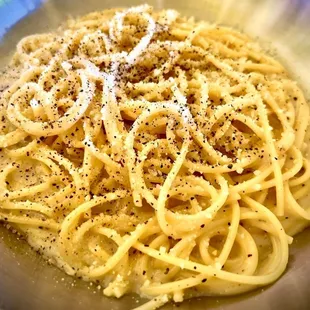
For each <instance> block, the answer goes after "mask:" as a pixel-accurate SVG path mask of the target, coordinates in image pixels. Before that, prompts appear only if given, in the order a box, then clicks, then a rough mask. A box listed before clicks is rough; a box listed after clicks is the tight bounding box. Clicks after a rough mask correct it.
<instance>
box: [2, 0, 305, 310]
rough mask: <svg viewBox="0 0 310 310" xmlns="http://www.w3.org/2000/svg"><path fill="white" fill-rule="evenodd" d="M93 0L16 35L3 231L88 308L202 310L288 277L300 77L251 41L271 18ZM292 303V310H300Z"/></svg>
mask: <svg viewBox="0 0 310 310" xmlns="http://www.w3.org/2000/svg"><path fill="white" fill-rule="evenodd" d="M210 2H212V1H210ZM267 2H268V1H267ZM51 3H53V2H52V1H51V2H50V1H47V2H46V4H44V5H45V6H44V5H43V9H42V8H41V9H42V10H44V9H45V10H51V8H50V6H51V5H52V4H51ZM66 3H70V4H72V3H73V2H70V1H66ZM95 3H96V6H94V10H92V12H91V13H88V14H87V13H86V11H82V13H83V14H72V16H67V15H66V18H65V21H62V23H61V24H60V25H59V26H58V28H56V27H54V28H52V29H48V32H44V33H43V32H42V31H39V32H40V33H38V34H33V33H31V34H30V33H29V34H28V35H27V36H24V37H23V38H21V39H20V40H19V42H18V43H16V47H15V48H14V52H13V53H12V55H11V56H10V62H9V63H6V65H5V66H4V69H3V71H2V73H1V97H0V104H1V108H0V113H1V123H0V128H1V134H0V150H1V151H0V192H1V195H0V221H1V222H2V223H3V224H4V227H6V228H8V229H9V230H11V232H12V231H13V232H14V233H15V235H17V236H19V238H20V239H24V240H25V241H26V243H28V244H29V245H30V247H31V248H32V249H34V250H35V251H36V252H38V253H39V254H40V255H41V256H42V257H43V260H45V261H46V260H47V261H48V262H49V263H50V264H51V265H53V266H56V267H57V268H58V269H59V270H61V271H59V270H57V273H60V274H61V277H62V274H63V275H65V274H67V275H68V278H69V279H70V280H69V281H73V282H72V286H73V287H74V286H75V285H76V286H77V287H80V286H81V287H83V285H87V286H88V288H94V292H95V294H96V296H97V297H96V299H97V300H98V302H95V304H92V303H91V301H88V303H89V306H90V307H92V308H93V309H95V308H97V307H98V308H99V305H100V303H99V299H100V298H105V300H108V302H112V303H115V304H113V305H112V304H111V305H110V306H108V304H106V307H108V308H111V309H114V308H115V309H116V308H117V309H137V310H138V309H139V310H149V309H157V308H161V307H163V308H164V307H167V308H169V307H174V306H175V305H177V306H180V307H181V309H183V308H182V307H184V309H185V307H186V303H187V302H188V301H187V300H190V303H191V305H194V307H195V300H197V298H198V299H199V300H200V301H199V302H197V308H198V307H201V308H202V309H203V308H204V305H206V300H208V299H209V298H210V299H211V300H212V299H213V300H214V298H221V300H224V301H223V302H222V303H223V305H224V304H225V303H226V302H227V301H228V302H229V298H233V297H229V296H236V295H237V296H239V295H241V294H243V295H241V296H251V293H249V292H253V291H254V292H255V291H256V292H258V291H259V290H261V289H262V288H264V287H268V286H270V285H272V284H273V285H274V286H275V287H277V285H280V284H281V281H282V278H281V277H282V276H283V274H285V273H286V272H287V274H286V275H285V276H287V278H288V276H290V277H293V275H292V272H293V271H294V268H295V269H297V270H298V269H300V268H301V267H300V268H299V266H298V265H297V263H296V262H294V261H293V259H292V257H291V255H290V253H292V252H290V251H293V253H297V252H299V251H300V252H302V251H303V255H304V256H302V257H306V256H305V255H306V251H307V249H308V252H309V244H308V248H306V247H307V246H306V245H305V246H304V247H305V249H300V250H298V251H297V250H296V241H295V240H294V239H295V236H296V235H297V234H299V233H300V232H302V231H303V230H304V229H306V228H307V227H308V226H309V220H310V213H309V207H308V203H307V201H308V200H307V199H308V194H309V192H310V169H309V168H310V166H309V159H308V150H309V137H310V136H309V128H308V127H309V105H308V101H307V91H308V90H307V88H306V87H307V86H305V85H307V80H306V77H303V76H302V72H304V71H307V70H306V69H305V66H306V62H304V63H302V64H300V63H299V64H298V65H297V64H296V68H300V70H299V71H298V72H297V74H300V76H296V72H295V75H294V72H293V71H292V68H291V67H290V66H289V64H290V61H289V60H288V58H287V57H288V55H293V53H292V52H291V50H290V49H286V50H285V52H286V54H284V57H283V58H281V57H279V56H278V54H277V52H275V49H273V48H272V47H271V45H268V44H267V43H264V42H263V41H262V40H261V39H260V38H258V36H263V33H262V32H263V31H266V32H267V30H266V29H270V28H271V27H273V26H272V25H273V24H272V22H271V21H269V23H268V22H263V23H262V24H261V27H260V28H259V30H260V33H259V32H257V33H256V34H251V31H250V30H251V29H252V30H253V29H254V28H255V27H254V26H253V25H252V24H251V25H250V26H243V27H242V29H241V28H240V25H237V26H233V25H232V24H231V23H230V24H229V23H225V20H227V19H228V18H229V17H230V16H232V15H231V14H232V13H231V12H232V11H231V10H232V5H234V3H235V2H233V1H224V4H223V5H222V6H221V7H220V8H218V7H217V6H216V4H214V1H213V2H212V3H213V6H211V4H209V14H212V10H214V11H216V10H217V12H218V13H217V15H216V18H215V19H213V20H211V19H210V20H208V19H207V18H203V19H202V18H199V16H198V18H195V17H193V16H191V15H190V14H189V13H190V10H188V12H187V11H186V10H184V8H183V7H182V6H180V8H179V7H178V6H177V5H176V4H175V3H174V2H173V1H172V2H171V3H169V4H167V5H166V4H165V5H164V4H161V3H159V2H158V3H155V4H154V6H152V5H151V4H140V3H139V4H137V5H135V3H133V6H130V7H129V6H128V4H126V7H122V5H123V3H119V5H120V6H119V7H116V8H115V6H116V5H117V3H116V4H113V5H112V4H111V8H106V9H105V8H102V9H101V10H99V9H97V8H98V7H99V4H98V2H96V1H95ZM247 5H249V4H247ZM242 8H243V7H241V6H240V4H239V7H238V5H237V8H236V12H238V10H239V14H240V12H241V11H242ZM264 8H269V7H268V6H265V7H264V6H262V7H256V10H257V12H258V11H259V10H260V11H259V12H260V13H259V14H256V15H255V14H254V15H253V20H255V16H265V15H264V12H265V11H264ZM279 8H280V7H279ZM178 9H179V10H178ZM192 9H193V8H192ZM247 9H249V8H247ZM281 10H282V11H281ZM281 10H280V9H279V11H280V13H281V14H282V15H281V14H280V13H279V12H278V13H277V14H278V15H277V18H279V19H280V20H283V14H284V13H285V12H286V10H287V6H283V7H281ZM88 11H89V10H88ZM52 12H53V11H52ZM193 15H194V14H193ZM206 15H208V14H206ZM38 16H40V14H39V13H38ZM281 18H282V19H281ZM41 19H42V17H41ZM34 20H35V19H34ZM56 20H57V18H56ZM61 20H63V18H61ZM257 20H258V19H257ZM257 20H256V29H257V25H258V23H259V22H258V21H257ZM302 21H304V20H303V19H302ZM273 22H274V21H273ZM264 27H265V28H264ZM262 29H263V30H262ZM276 35H278V36H279V34H276ZM7 36H8V37H9V36H10V32H9V33H8V35H7ZM298 42H299V43H300V41H298ZM14 44H15V43H14ZM276 44H278V45H277V46H276V47H279V46H281V44H280V43H276ZM282 45H283V43H282ZM285 55H286V57H285ZM296 57H297V58H296ZM298 57H301V56H298V55H297V56H296V54H295V59H298ZM291 59H292V58H291ZM291 64H292V62H291ZM294 64H295V63H294ZM303 67H304V68H303ZM296 68H295V69H296ZM296 80H297V81H296ZM2 232H3V234H4V235H5V234H7V233H4V230H3V231H2V230H1V233H2ZM306 233H307V232H306V231H305V232H304V233H303V236H305V234H306ZM5 238H6V239H5V240H8V238H9V239H10V238H12V239H14V238H15V237H14V236H10V237H5ZM304 238H305V237H304ZM297 240H298V237H297ZM10 242H13V243H14V244H15V247H17V248H19V246H20V247H21V250H20V251H19V252H20V254H18V255H22V252H23V250H22V249H23V247H25V246H26V245H25V244H24V245H23V246H22V245H20V244H21V241H16V240H15V241H10ZM10 242H9V243H10ZM299 243H300V244H303V241H300V242H299ZM29 251H30V252H31V250H29ZM5 255H7V257H9V256H8V255H9V254H5ZM299 255H301V254H299ZM4 260H5V258H4ZM303 260H305V258H303ZM296 261H298V259H296ZM43 264H44V263H43ZM291 264H295V265H294V268H293V269H291V267H290V265H291ZM304 264H305V263H304V262H303V263H302V266H303V269H301V270H299V273H300V272H301V273H302V270H304V271H306V270H308V271H309V269H310V266H309V264H308V265H304ZM3 266H4V263H3ZM40 268H41V267H40ZM42 268H43V267H42ZM49 268H52V269H51V270H56V269H55V267H50V266H49ZM307 268H308V269H307ZM3 270H5V268H3ZM287 270H288V271H287ZM1 272H2V271H1ZM285 276H284V278H285ZM36 277H37V276H35V277H34V281H36ZM64 277H65V276H64ZM66 277H67V276H66ZM298 277H300V275H299V276H298ZM63 279H65V278H63ZM294 279H302V278H297V275H295V278H294ZM46 281H49V282H50V281H51V280H50V279H46ZM63 281H64V282H66V281H65V280H63ZM76 281H77V282H78V284H76V283H77V282H76ZM277 281H278V282H277ZM287 281H288V280H287ZM300 281H301V282H302V281H304V280H300ZM40 282H41V281H40ZM56 282H57V281H56ZM81 283H82V284H81ZM83 283H84V284H83ZM274 283H276V284H274ZM283 283H284V282H283ZM308 284H309V282H308ZM304 286H307V284H304ZM6 287H7V288H6V289H8V288H9V286H6ZM278 288H279V286H278ZM79 289H81V288H79ZM270 289H273V286H271V288H270ZM295 289H296V290H299V286H296V288H295ZM81 290H82V291H83V296H87V294H88V293H89V292H85V290H83V289H81ZM77 291H78V289H77V290H76V292H77ZM267 291H268V289H267ZM68 292H69V291H68ZM303 292H306V290H305V291H303ZM245 293H247V294H248V295H246V294H245ZM16 294H17V293H16ZM70 294H71V293H70ZM72 294H75V293H74V291H73V292H72ZM72 294H71V296H72ZM132 294H135V295H132ZM252 294H253V293H252ZM255 294H256V293H254V296H255V297H252V301H249V303H248V304H245V305H244V307H245V308H246V307H248V306H249V305H251V304H252V305H253V307H255V303H254V302H253V298H254V300H255V299H258V300H259V298H260V295H259V294H258V295H255ZM300 294H301V295H302V296H301V300H300V301H299V304H296V300H293V299H292V296H291V297H290V300H288V299H289V297H287V298H286V299H285V298H284V297H283V298H284V301H285V302H286V303H288V305H290V308H289V309H296V308H299V309H306V304H307V298H308V297H307V296H305V295H304V294H303V293H300ZM43 295H44V293H43ZM46 296H48V295H46ZM74 296H75V297H74V299H77V300H78V299H79V295H78V294H77V293H76V295H74ZM131 296H139V297H140V299H137V297H133V299H132V297H131ZM288 296H289V295H288ZM37 297H39V298H40V294H38V296H37ZM85 298H87V297H85ZM89 298H91V297H89ZM126 298H127V299H126ZM225 298H226V301H225ZM237 298H239V297H237ZM244 298H245V300H247V299H246V297H244ZM249 298H250V297H249ZM268 298H269V297H267V298H266V299H265V300H264V302H265V304H266V305H267V307H272V304H271V302H270V301H268ZM278 298H280V299H281V298H282V297H280V296H279V295H278ZM66 299H67V297H62V300H66ZM250 299H251V298H250ZM250 299H248V300H250ZM111 300H112V301H111ZM126 300H130V301H128V303H127V302H124V301H126ZM192 300H194V301H193V302H192ZM241 300H242V297H241ZM67 301H68V299H67ZM308 301H309V300H308ZM27 302H28V303H29V304H28V306H29V307H32V308H33V307H35V306H34V305H35V303H32V302H31V301H30V300H28V301H27ZM45 302H46V306H47V309H49V307H51V308H52V307H53V306H54V305H57V300H56V303H55V304H53V303H50V304H49V301H46V300H45ZM58 302H59V301H58ZM242 302H243V303H244V300H243V301H242ZM242 302H241V303H240V306H239V307H241V305H242ZM3 303H4V306H5V307H6V305H8V303H6V302H5V301H4V302H3ZM59 303H60V302H59ZM280 304H282V305H283V303H281V301H279V302H278V305H280ZM11 305H14V304H12V303H11ZM41 305H42V304H41ZM102 305H103V307H105V306H104V303H102ZM233 306H234V305H232V307H233ZM235 306H238V303H236V304H235ZM258 306H261V303H259V305H258V304H257V307H258ZM294 306H295V308H294ZM9 307H10V306H9ZM16 307H17V306H16V304H15V306H12V309H13V308H16ZM66 307H67V306H64V303H63V305H62V306H61V308H63V309H65V308H66ZM212 307H213V306H211V305H210V308H212ZM303 307H305V308H303ZM17 308H18V307H17ZM39 308H40V305H39V304H38V309H39ZM85 308H86V307H85V306H83V303H82V305H81V309H85ZM9 309H10V308H9ZM77 309H79V308H77ZM257 309H258V308H257ZM270 309H271V308H270Z"/></svg>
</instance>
